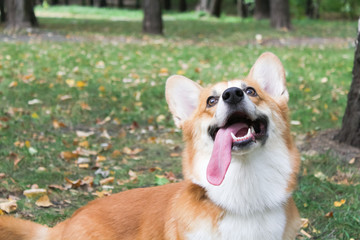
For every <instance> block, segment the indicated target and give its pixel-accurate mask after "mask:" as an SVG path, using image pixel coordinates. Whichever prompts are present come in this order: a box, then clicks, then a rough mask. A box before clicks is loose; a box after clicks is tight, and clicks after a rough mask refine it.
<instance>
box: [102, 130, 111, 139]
mask: <svg viewBox="0 0 360 240" xmlns="http://www.w3.org/2000/svg"><path fill="white" fill-rule="evenodd" d="M101 137H103V138H106V139H111V136H110V135H109V133H108V132H107V130H106V129H105V130H104V131H102V133H101Z"/></svg>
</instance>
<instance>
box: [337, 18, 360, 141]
mask: <svg viewBox="0 0 360 240" xmlns="http://www.w3.org/2000/svg"><path fill="white" fill-rule="evenodd" d="M335 139H336V140H338V141H339V142H341V143H346V144H348V145H351V146H354V147H358V148H360V18H359V22H358V35H357V43H356V49H355V57H354V66H353V70H352V83H351V87H350V91H349V94H348V101H347V106H346V110H345V114H344V117H343V120H342V127H341V130H340V132H339V133H338V134H337V135H336V136H335Z"/></svg>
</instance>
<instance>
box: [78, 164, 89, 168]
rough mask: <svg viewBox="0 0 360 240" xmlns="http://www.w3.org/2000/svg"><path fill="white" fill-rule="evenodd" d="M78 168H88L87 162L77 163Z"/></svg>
mask: <svg viewBox="0 0 360 240" xmlns="http://www.w3.org/2000/svg"><path fill="white" fill-rule="evenodd" d="M78 167H79V168H82V169H87V168H89V164H88V163H81V164H79V165H78Z"/></svg>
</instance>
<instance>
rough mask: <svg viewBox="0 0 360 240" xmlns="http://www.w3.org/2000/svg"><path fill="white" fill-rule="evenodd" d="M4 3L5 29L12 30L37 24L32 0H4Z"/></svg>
mask: <svg viewBox="0 0 360 240" xmlns="http://www.w3.org/2000/svg"><path fill="white" fill-rule="evenodd" d="M5 4H6V6H5V7H6V29H7V31H11V32H14V31H18V30H20V29H23V28H27V27H36V26H37V25H38V22H37V19H36V16H35V12H34V1H33V0H11V1H6V2H5Z"/></svg>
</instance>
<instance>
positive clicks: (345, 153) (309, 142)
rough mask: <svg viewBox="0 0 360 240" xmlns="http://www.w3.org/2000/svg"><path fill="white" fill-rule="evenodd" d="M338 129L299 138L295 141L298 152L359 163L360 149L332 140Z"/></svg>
mask: <svg viewBox="0 0 360 240" xmlns="http://www.w3.org/2000/svg"><path fill="white" fill-rule="evenodd" d="M338 131H339V129H328V130H324V131H320V132H316V133H314V134H308V135H303V136H299V137H298V138H297V139H296V141H297V145H298V148H299V150H300V151H301V153H302V154H305V155H310V156H311V155H315V154H329V155H330V156H333V157H335V158H339V159H341V160H343V161H350V160H351V159H353V158H355V160H356V162H357V163H359V162H360V149H359V148H356V147H353V146H350V145H346V144H343V143H339V142H338V141H336V140H334V137H335V136H336V134H337V133H338Z"/></svg>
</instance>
